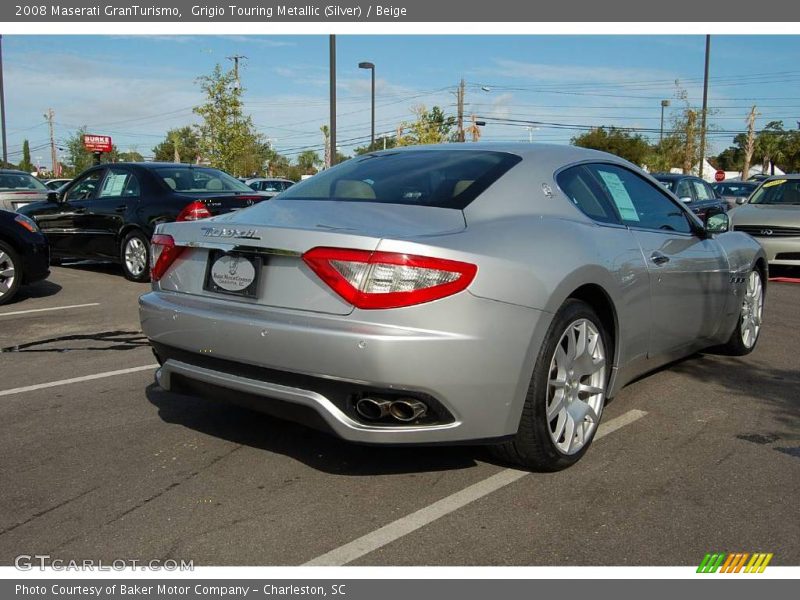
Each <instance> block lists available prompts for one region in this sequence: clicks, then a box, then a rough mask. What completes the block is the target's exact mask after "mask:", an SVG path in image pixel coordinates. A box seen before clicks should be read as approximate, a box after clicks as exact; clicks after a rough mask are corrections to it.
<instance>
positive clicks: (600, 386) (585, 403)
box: [546, 319, 606, 455]
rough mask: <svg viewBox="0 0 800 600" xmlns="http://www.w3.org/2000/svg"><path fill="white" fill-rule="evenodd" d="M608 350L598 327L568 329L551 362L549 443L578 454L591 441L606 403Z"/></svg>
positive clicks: (582, 323)
mask: <svg viewBox="0 0 800 600" xmlns="http://www.w3.org/2000/svg"><path fill="white" fill-rule="evenodd" d="M605 383H606V349H605V345H604V344H603V336H602V335H601V334H600V331H599V329H598V328H597V326H596V325H595V324H594V323H592V322H591V321H590V320H588V319H579V320H577V321H575V322H573V323H572V324H570V325H569V327H567V329H566V330H565V331H564V333H563V334H562V336H561V339H560V340H559V342H558V345H556V350H555V352H554V354H553V358H552V360H551V361H550V372H549V376H548V385H547V404H546V411H547V423H548V431H549V432H550V439H551V440H552V441H553V443H554V444H555V446H556V448H558V450H559V451H561V452H562V453H564V454H568V455H569V454H575V453H576V452H578V451H580V449H581V448H583V446H584V445H586V443H587V442H588V441H589V440H591V439H592V436H593V434H594V430H595V429H596V428H597V425H598V424H599V422H600V416H601V414H602V411H603V404H604V400H605Z"/></svg>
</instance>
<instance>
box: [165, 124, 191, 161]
mask: <svg viewBox="0 0 800 600" xmlns="http://www.w3.org/2000/svg"><path fill="white" fill-rule="evenodd" d="M176 150H177V153H176ZM199 155H200V138H199V137H198V135H197V132H196V131H195V130H194V129H192V128H191V127H190V126H188V125H187V126H186V127H178V128H175V129H170V130H169V131H168V132H167V135H166V137H165V138H164V141H163V142H161V143H159V144H158V145H157V146H156V147H155V148H153V156H154V159H155V160H158V161H164V162H173V161H177V162H184V163H193V162H195V161H196V160H197V157H198V156H199Z"/></svg>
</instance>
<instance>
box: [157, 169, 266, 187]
mask: <svg viewBox="0 0 800 600" xmlns="http://www.w3.org/2000/svg"><path fill="white" fill-rule="evenodd" d="M155 172H156V174H157V175H158V176H159V177H161V179H162V180H163V181H164V183H166V184H167V185H168V186H169V187H170V189H172V190H175V191H176V192H184V193H186V192H189V193H192V194H213V193H219V192H252V190H251V189H250V188H249V187H248V186H246V185H245V184H243V183H242V182H241V181H239V180H238V179H234V178H233V177H231V176H230V175H228V174H227V173H224V172H222V171H218V170H217V169H211V168H205V167H184V166H180V165H176V166H174V167H158V168H156V169H155Z"/></svg>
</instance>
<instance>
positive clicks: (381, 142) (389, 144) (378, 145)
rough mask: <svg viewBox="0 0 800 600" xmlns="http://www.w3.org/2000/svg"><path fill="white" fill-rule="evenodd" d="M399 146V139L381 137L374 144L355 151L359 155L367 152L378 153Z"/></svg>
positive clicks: (387, 136)
mask: <svg viewBox="0 0 800 600" xmlns="http://www.w3.org/2000/svg"><path fill="white" fill-rule="evenodd" d="M395 146H397V138H396V137H395V136H393V135H392V136H389V135H386V136H381V137H379V138H377V139H376V140H375V143H374V144H367V145H366V146H360V147H358V148H356V149H355V150H353V152H355V153H356V154H357V155H361V154H366V153H367V152H377V151H378V150H388V149H389V148H394V147H395Z"/></svg>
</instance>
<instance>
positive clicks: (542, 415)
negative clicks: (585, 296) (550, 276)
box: [493, 299, 611, 471]
mask: <svg viewBox="0 0 800 600" xmlns="http://www.w3.org/2000/svg"><path fill="white" fill-rule="evenodd" d="M610 350H611V345H610V343H609V337H608V334H607V333H606V331H605V329H604V327H603V324H602V322H601V320H600V319H599V317H598V316H597V313H596V312H595V311H594V310H593V309H592V307H591V306H589V305H588V304H586V303H585V302H582V301H580V300H574V299H570V300H567V302H565V303H564V305H563V306H562V307H561V309H560V310H559V311H558V312H557V313H556V315H555V317H554V318H553V322H552V323H551V325H550V329H549V330H548V332H547V336H546V337H545V342H544V344H543V346H542V349H541V351H540V352H539V356H538V358H537V360H536V366H535V367H534V371H533V377H532V379H531V383H530V386H529V388H528V393H527V396H526V398H525V406H524V408H523V411H522V418H521V420H520V424H519V429H518V431H517V434H516V435H515V436H514V438H513V439H512V440H511V441H509V442H506V443H504V444H501V445H498V446H494V447H493V448H494V452H495V453H496V454H497V455H498V456H499V457H500V458H502V459H503V460H506V461H508V462H513V463H515V464H518V465H521V466H524V467H526V468H530V469H534V470H539V471H558V470H561V469H564V468H566V467H569V466H571V465H573V464H575V463H576V462H578V460H580V458H581V457H582V456H583V455H584V454H585V453H586V451H587V450H588V449H589V445H590V444H591V443H592V439H593V438H594V436H595V433H596V432H597V427H598V425H599V424H600V418H601V416H602V414H603V406H604V404H605V397H606V386H607V384H608V373H609V371H610V366H609V363H610V356H609V354H608V353H609V352H610Z"/></svg>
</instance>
